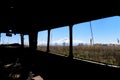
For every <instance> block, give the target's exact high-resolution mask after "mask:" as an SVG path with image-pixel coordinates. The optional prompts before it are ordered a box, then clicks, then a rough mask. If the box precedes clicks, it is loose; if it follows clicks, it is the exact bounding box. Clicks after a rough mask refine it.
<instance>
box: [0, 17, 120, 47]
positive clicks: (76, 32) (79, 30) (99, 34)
mask: <svg viewBox="0 0 120 80" xmlns="http://www.w3.org/2000/svg"><path fill="white" fill-rule="evenodd" d="M91 27H92V31H93V38H94V43H105V44H110V43H114V44H117V39H120V17H119V16H114V17H108V18H103V19H98V20H93V21H91ZM90 38H91V31H90V22H84V23H79V24H74V25H73V43H74V44H79V43H84V44H89V43H90ZM24 39H25V40H24V41H25V44H28V35H25V36H24ZM50 40H51V42H50V43H51V44H63V42H65V43H67V44H69V27H68V26H63V27H61V28H56V29H52V30H51V38H50ZM46 42H47V30H45V31H41V32H39V33H38V44H40V45H45V44H46ZM0 43H1V44H3V43H4V44H6V43H20V35H19V34H16V35H14V34H13V37H6V36H5V34H4V33H2V34H1V41H0Z"/></svg>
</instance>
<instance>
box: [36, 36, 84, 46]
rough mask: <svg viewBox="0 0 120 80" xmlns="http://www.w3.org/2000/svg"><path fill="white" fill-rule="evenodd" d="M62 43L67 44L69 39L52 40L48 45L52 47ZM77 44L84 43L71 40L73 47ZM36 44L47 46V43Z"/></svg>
mask: <svg viewBox="0 0 120 80" xmlns="http://www.w3.org/2000/svg"><path fill="white" fill-rule="evenodd" d="M63 43H66V44H69V38H66V37H65V38H62V39H59V40H54V41H51V42H50V44H52V45H55V44H58V45H62V44H63ZM79 43H84V42H83V41H81V40H73V45H78V44H79ZM38 44H39V45H45V44H47V41H39V42H38Z"/></svg>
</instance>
